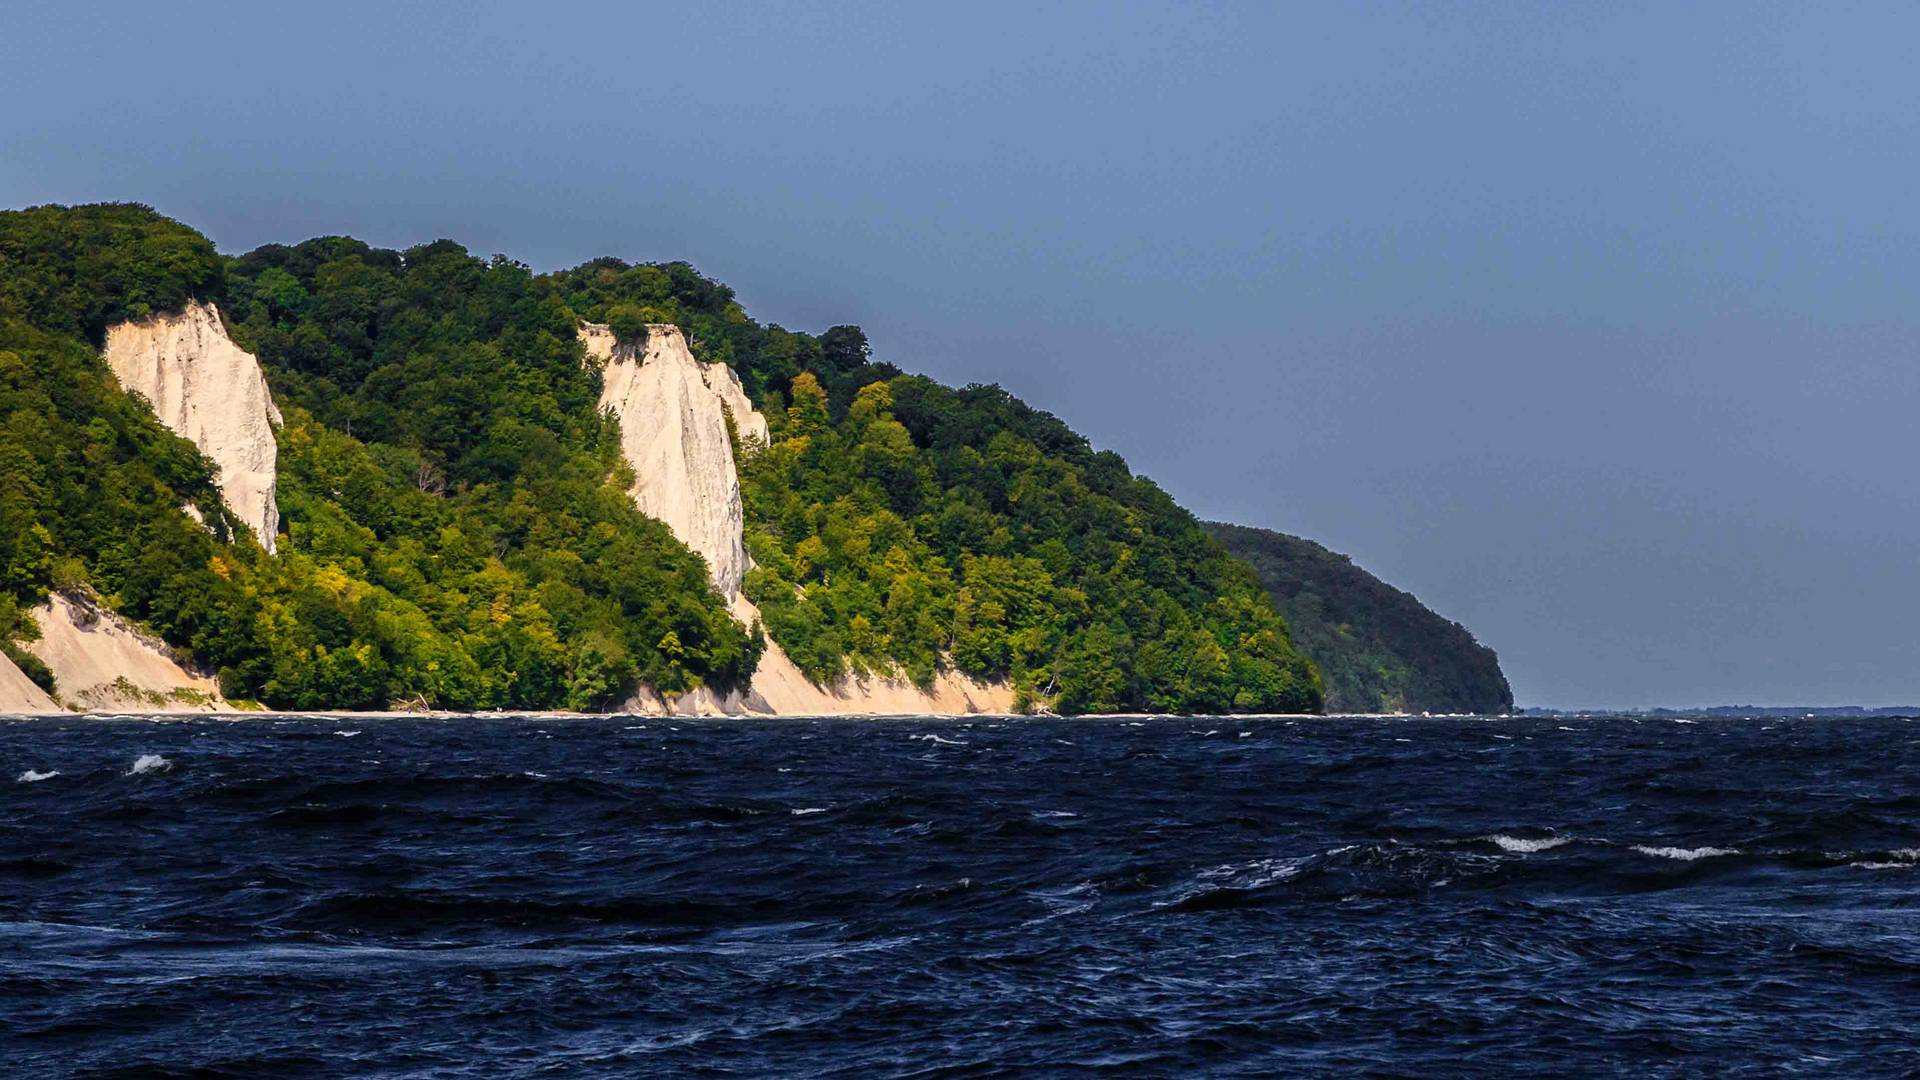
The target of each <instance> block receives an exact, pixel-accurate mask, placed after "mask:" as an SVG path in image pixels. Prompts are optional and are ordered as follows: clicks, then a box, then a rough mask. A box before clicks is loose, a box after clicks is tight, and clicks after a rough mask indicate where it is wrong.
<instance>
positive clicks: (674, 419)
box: [580, 323, 1013, 716]
mask: <svg viewBox="0 0 1920 1080" xmlns="http://www.w3.org/2000/svg"><path fill="white" fill-rule="evenodd" d="M580 340H581V342H582V343H583V344H584V345H585V346H586V349H587V355H588V356H589V357H591V358H593V359H594V360H597V361H600V362H601V363H602V364H603V365H604V366H603V368H602V378H603V381H604V389H603V390H602V391H601V395H600V407H601V408H603V409H612V410H613V412H614V415H615V416H617V417H619V419H620V441H621V450H622V452H623V453H624V455H625V457H626V459H627V463H628V464H630V465H632V466H633V471H634V477H635V479H634V485H633V497H634V501H635V502H636V503H637V504H638V505H639V507H640V509H641V510H642V511H643V512H645V513H646V514H648V515H650V516H652V517H655V518H658V519H660V520H661V521H663V522H665V523H666V525H667V527H668V528H670V529H672V530H673V534H674V535H675V536H676V537H678V538H679V539H680V542H681V543H683V544H685V545H687V547H689V548H691V549H693V550H694V551H696V552H698V553H699V554H700V555H701V557H702V558H704V559H706V560H707V566H708V569H709V571H710V574H711V577H712V580H713V586H714V589H715V590H716V591H718V592H719V593H720V594H721V595H722V596H724V597H726V598H727V600H728V602H729V604H730V606H731V609H732V612H733V617H734V619H735V620H736V621H738V622H739V623H740V624H741V625H743V626H751V625H752V624H753V622H754V621H755V620H757V619H758V618H759V617H760V612H759V610H758V609H757V608H755V607H754V606H753V604H752V603H751V602H749V601H748V600H747V599H746V598H745V597H744V596H741V595H740V583H741V580H742V579H743V578H744V577H745V576H746V572H747V569H748V567H749V565H750V562H749V560H748V558H747V549H746V543H745V541H744V539H743V537H742V524H743V520H744V517H743V512H742V509H741V500H740V473H739V469H738V464H737V462H735V461H734V457H733V447H732V444H731V442H730V440H729V439H728V438H727V430H726V418H727V417H728V416H729V415H730V416H731V417H732V418H733V425H734V431H735V432H736V433H737V434H738V436H739V438H740V441H741V444H742V445H743V447H746V448H749V452H751V449H750V448H752V447H756V446H765V445H766V444H767V439H768V429H767V418H766V417H765V416H763V415H762V414H761V413H760V412H759V411H758V410H756V409H755V408H754V407H753V403H752V402H751V401H750V400H748V398H747V395H746V391H745V390H744V389H743V388H742V387H741V385H740V379H739V377H738V376H737V375H735V374H734V372H733V369H732V368H729V367H728V366H727V365H725V364H702V363H700V362H699V361H697V360H695V359H694V358H693V354H692V353H691V352H690V351H689V350H688V348H687V340H686V337H685V336H684V335H683V334H681V332H680V328H679V327H677V326H671V325H666V324H655V325H653V326H650V327H648V333H647V343H646V347H645V349H644V350H642V349H638V348H635V347H634V346H633V345H630V344H629V345H622V344H619V343H618V342H616V341H615V340H614V336H613V332H612V331H611V330H610V329H608V328H607V327H606V326H603V325H601V324H598V323H587V324H585V325H584V326H582V327H581V328H580ZM627 708H628V709H630V710H632V711H634V712H649V713H671V714H676V715H694V716H739V715H778V716H831V715H892V714H904V713H918V714H926V713H938V714H970V713H1004V712H1011V711H1012V709H1013V691H1012V688H1011V687H1008V686H1005V685H987V684H983V683H979V682H976V681H974V680H972V679H969V678H967V677H966V676H964V675H961V674H959V673H958V672H945V673H943V674H941V675H940V676H939V677H938V678H937V679H936V680H935V681H934V685H933V686H932V688H931V689H928V690H922V689H920V688H919V687H917V686H915V685H913V684H912V683H911V682H909V681H907V680H905V679H900V678H865V679H849V680H845V681H844V683H843V684H842V685H838V686H831V687H824V686H820V685H818V684H817V683H814V682H812V681H811V680H809V679H808V678H807V677H806V676H805V675H804V674H802V673H801V671H800V669H799V667H797V666H796V665H795V664H794V663H793V661H792V660H791V659H790V658H788V656H787V654H786V652H785V651H784V650H782V649H781V648H780V644H779V643H778V642H776V641H774V640H773V639H772V638H771V637H769V638H768V640H767V651H766V653H765V654H764V655H762V656H761V658H760V666H759V668H758V670H756V671H755V672H754V676H753V685H752V687H751V688H749V689H748V690H747V691H746V692H745V693H732V694H725V695H722V694H716V693H714V692H713V691H711V690H709V689H704V688H703V689H700V690H696V691H694V692H693V693H691V694H683V695H680V696H678V697H675V698H671V699H669V698H667V697H665V696H663V695H661V694H658V693H656V692H654V691H652V690H648V689H642V690H641V691H640V693H638V694H637V695H635V697H634V698H633V700H631V701H630V702H628V703H627Z"/></svg>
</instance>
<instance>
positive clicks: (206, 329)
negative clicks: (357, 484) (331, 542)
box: [106, 301, 280, 551]
mask: <svg viewBox="0 0 1920 1080" xmlns="http://www.w3.org/2000/svg"><path fill="white" fill-rule="evenodd" d="M106 361H107V366H108V367H110V368H112V369H113V373H114V375H115V376H116V377H118V378H119V380H120V385H121V386H123V387H125V388H126V389H127V390H130V391H132V392H134V393H137V394H139V395H140V396H141V397H144V398H146V399H147V402H148V403H149V404H151V405H152V406H153V411H154V414H155V415H156V416H158V417H159V418H160V422H161V423H163V424H165V425H167V427H169V428H171V429H173V431H174V432H175V433H176V434H178V435H180V436H182V437H183V438H186V439H188V440H190V441H191V442H192V443H193V444H194V445H195V446H198V447H199V448H200V451H201V452H202V453H204V454H206V455H207V457H208V458H209V459H210V460H212V461H213V463H214V464H215V465H218V466H219V467H220V478H219V482H220V492H221V495H222V496H223V497H225V499H226V502H227V508H228V509H230V510H232V511H233V513H234V514H235V515H236V516H237V517H239V518H240V520H241V521H243V522H245V523H246V524H247V525H248V526H249V527H250V528H252V529H253V531H254V535H255V536H256V537H258V538H259V540H260V543H261V544H263V545H265V547H266V549H267V550H268V551H272V550H273V547H274V536H275V533H277V532H278V531H279V528H280V511H279V508H278V507H277V506H276V505H275V500H274V470H275V466H276V463H277V459H278V447H277V445H276V444H275V442H274V435H273V428H274V426H275V425H277V424H279V423H280V413H279V410H277V409H275V408H274V405H273V397H272V395H271V394H269V393H268V392H267V379H266V376H265V374H263V373H262V372H261V370H260V362H259V361H258V360H256V359H254V356H253V354H252V353H249V352H247V351H246V350H245V349H242V348H241V347H240V346H238V345H236V344H234V342H233V339H232V338H229V337H228V336H227V330H226V327H225V326H224V325H222V323H221V322H220V312H219V311H218V310H216V309H215V308H214V306H213V305H212V304H207V303H201V302H198V301H194V302H190V303H188V304H187V306H186V308H185V309H184V310H182V311H180V312H179V313H177V314H171V315H156V316H153V317H151V318H146V319H138V320H135V321H132V322H124V323H120V324H119V325H117V326H113V327H111V328H109V329H108V330H107V346H106Z"/></svg>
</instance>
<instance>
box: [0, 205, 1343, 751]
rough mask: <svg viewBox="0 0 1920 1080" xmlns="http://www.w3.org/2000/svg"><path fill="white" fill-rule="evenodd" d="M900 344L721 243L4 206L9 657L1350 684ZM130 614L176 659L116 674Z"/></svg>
mask: <svg viewBox="0 0 1920 1080" xmlns="http://www.w3.org/2000/svg"><path fill="white" fill-rule="evenodd" d="M590 344H591V345H592V346H593V347H589V345H590ZM870 353H871V350H870V348H869V345H868V343H867V340H866V337H865V335H864V334H863V333H862V332H861V331H860V329H859V328H858V327H853V326H836V327H832V328H829V329H827V330H825V331H823V332H820V333H817V334H813V333H802V332H797V331H790V330H787V329H785V328H783V327H780V326H778V325H771V324H761V323H759V322H756V321H754V320H753V319H752V318H751V317H749V316H748V315H747V313H746V312H745V311H744V310H743V309H742V308H741V307H740V305H739V304H738V303H737V302H736V301H735V300H734V296H733V293H732V291H731V290H730V289H728V288H727V287H726V286H724V285H721V284H720V283H718V282H715V281H712V280H710V279H708V278H705V277H703V276H701V275H700V274H699V273H698V272H696V271H695V270H694V269H693V268H692V267H691V266H688V265H687V264H685V263H677V262H676V263H655V264H631V263H627V262H625V261H622V260H619V259H613V258H601V259H595V260H592V261H590V262H587V263H584V264H582V265H580V266H578V267H574V268H572V269H568V270H562V271H557V272H554V273H548V274H537V273H535V272H533V271H532V270H531V269H530V268H529V267H527V266H526V265H524V264H521V263H518V262H515V261H513V260H511V259H509V258H507V257H505V256H494V257H492V258H491V259H483V258H479V257H476V256H474V255H472V254H470V253H469V252H467V251H466V250H465V249H464V248H462V247H460V246H459V245H458V244H455V243H453V242H451V241H445V240H442V241H436V242H434V243H430V244H423V245H419V246H416V247H413V248H409V249H407V250H405V251H395V250H387V249H380V248H374V247H372V246H370V245H368V244H365V243H362V242H360V241H358V240H354V239H351V238H348V237H320V238H316V239H313V240H308V241H305V242H302V243H299V244H296V245H291V246H289V245H281V244H269V245H266V246H264V247H261V248H258V249H256V250H254V251H251V252H247V253H245V254H242V255H238V256H227V255H223V254H221V253H219V252H218V251H216V250H215V249H214V247H213V245H212V244H211V243H210V242H209V241H208V240H207V239H206V238H205V237H203V236H201V235H200V234H199V233H197V232H195V231H193V230H192V229H190V228H188V227H187V226H185V225H182V224H180V223H178V222H175V221H173V220H171V219H168V218H166V217H163V216H161V215H160V214H158V213H155V212H154V211H153V210H151V209H150V208H147V207H144V206H139V205H136V204H102V205H94V206H81V207H60V206H44V207H36V208H33V209H30V210H24V211H9V212H0V653H4V660H0V666H5V667H7V668H9V669H17V671H16V672H15V673H17V674H19V675H20V676H22V678H21V679H19V680H14V682H15V683H19V682H22V681H30V682H31V683H32V684H33V685H34V686H37V687H38V688H39V689H38V691H36V693H42V694H43V695H51V696H52V698H53V699H55V700H58V701H60V702H62V703H67V704H81V705H91V706H94V707H97V708H101V709H114V708H122V709H125V711H129V712H138V711H141V710H140V706H142V705H152V704H154V703H155V702H156V700H159V701H166V702H168V703H169V704H173V703H174V702H173V701H172V697H171V695H172V694H173V692H174V691H175V690H176V689H179V688H181V687H189V688H191V689H192V690H193V691H194V693H195V694H197V695H198V697H196V698H195V699H194V700H192V701H185V700H183V701H180V702H178V704H181V705H189V706H196V707H199V708H212V709H218V708H220V707H221V706H223V705H227V704H228V703H238V702H241V701H253V702H259V703H261V704H262V705H263V706H267V707H270V708H272V709H274V710H276V711H277V712H283V713H298V714H313V713H315V712H316V711H322V710H324V711H326V712H328V713H333V712H339V713H340V714H341V715H376V714H383V713H385V712H388V711H389V710H390V709H391V707H392V706H394V705H395V704H396V703H406V704H407V705H408V706H412V705H419V706H421V707H423V708H428V709H432V710H434V711H436V712H443V713H447V714H463V713H493V712H506V713H514V714H519V713H540V714H542V715H546V714H549V713H550V712H551V714H552V715H575V714H582V715H584V714H607V713H614V714H629V713H631V714H645V713H650V712H654V711H656V710H657V711H664V712H668V713H678V714H699V715H709V714H728V715H735V714H742V715H753V714H757V713H769V712H771V713H785V714H802V713H805V714H809V715H811V714H813V712H814V711H815V710H818V709H821V708H828V709H830V711H832V712H834V713H842V714H860V715H865V714H869V713H875V714H884V715H913V714H914V713H911V712H907V713H901V712H897V711H895V708H894V706H898V705H901V704H911V705H914V706H915V707H916V708H919V707H922V706H928V707H942V708H951V707H955V706H952V705H936V704H934V703H944V702H962V703H964V704H963V705H962V706H959V707H964V708H965V709H967V710H973V709H988V708H990V709H992V710H993V711H995V712H998V711H1000V710H1001V709H1002V708H1004V709H1005V710H1006V711H1007V712H1009V713H1030V712H1053V713H1060V714H1110V713H1114V712H1116V711H1120V712H1129V713H1136V714H1139V715H1154V714H1227V713H1242V714H1268V713H1283V714H1289V715H1293V714H1311V713H1317V712H1320V711H1321V710H1322V709H1323V708H1324V707H1325V706H1326V704H1327V701H1326V698H1325V686H1326V684H1325V683H1324V681H1323V679H1322V676H1321V672H1320V670H1319V668H1317V667H1316V666H1315V664H1314V663H1313V662H1312V661H1311V660H1309V659H1308V658H1307V656H1306V655H1304V654H1303V651H1302V650H1301V648H1300V647H1298V646H1297V645H1296V642H1295V640H1294V637H1293V635H1292V634H1291V633H1290V631H1289V628H1288V626H1287V623H1286V622H1285V621H1284V620H1283V618H1282V617H1281V614H1280V612H1279V611H1277V610H1276V608H1275V605H1274V603H1273V601H1272V599H1270V597H1269V594H1268V590H1266V589H1264V588H1263V587H1262V583H1261V582H1260V581H1259V580H1258V579H1257V578H1256V576H1255V574H1254V572H1253V571H1252V570H1251V569H1250V568H1249V567H1248V566H1247V565H1246V563H1245V562H1243V561H1242V560H1241V559H1239V558H1236V557H1235V556H1234V555H1233V554H1231V553H1229V551H1228V550H1227V548H1226V547H1225V546H1223V545H1222V543H1221V542H1220V541H1219V540H1217V539H1215V538H1214V536H1212V535H1211V534H1210V533H1209V532H1208V530H1207V528H1206V527H1205V526H1203V525H1202V523H1200V522H1199V521H1197V520H1196V519H1195V518H1194V517H1193V515H1191V514H1190V513H1188V512H1187V511H1186V510H1184V509H1182V508H1180V507H1179V506H1178V505H1176V504H1175V503H1174V501H1173V500H1172V499H1171V498H1170V497H1169V496H1167V494H1166V493H1165V492H1164V491H1162V490H1161V489H1160V488H1159V487H1157V486H1156V485H1154V484H1153V483H1152V481H1150V480H1148V479H1146V478H1145V477H1141V476H1137V475H1135V474H1134V473H1133V472H1132V471H1131V470H1129V469H1128V468H1127V465H1126V463H1125V462H1124V460H1122V459H1121V458H1120V457H1119V455H1117V454H1114V453H1112V452H1111V451H1096V450H1094V449H1093V448H1092V447H1091V446H1090V445H1089V444H1088V442H1087V441H1086V440H1085V439H1084V438H1083V437H1081V436H1079V435H1078V434H1076V433H1074V432H1073V431H1071V430H1070V429H1068V428H1067V427H1066V425H1065V424H1063V423H1061V422H1060V421H1059V420H1058V419H1056V418H1055V417H1053V416H1051V415H1050V414H1047V413H1045V412H1041V411H1039V410H1036V409H1033V408H1031V407H1029V406H1027V405H1026V404H1024V403H1023V402H1020V401H1019V400H1017V399H1015V398H1013V397H1012V396H1011V395H1009V394H1008V393H1007V392H1006V391H1005V390H1003V389H1001V388H999V387H997V386H980V385H974V386H966V387H961V388H957V389H956V388H952V387H947V386H943V385H940V384H938V383H936V382H934V381H932V380H931V379H927V378H925V377H922V376H916V375H910V374H907V373H905V372H903V371H902V370H901V369H900V368H898V367H896V366H894V365H893V364H891V363H887V362H885V361H880V360H875V359H874V358H873V357H872V356H871V355H870ZM616 368H618V374H619V378H620V382H619V385H618V387H617V388H616V387H615V385H614V382H613V376H614V374H615V373H616V372H615V369H616ZM623 422H624V423H626V424H628V425H640V426H638V427H635V428H634V429H633V430H631V431H623ZM216 462H217V463H219V464H216ZM643 508H646V509H648V510H649V511H650V512H651V513H655V514H659V515H661V516H659V517H655V516H649V513H647V512H642V510H643ZM61 596H69V597H73V596H80V597H86V598H90V599H89V603H91V604H94V605H97V607H98V609H99V612H100V615H99V617H98V620H97V622H98V624H99V625H98V626H97V627H96V626H95V625H93V623H87V624H85V625H75V626H67V625H64V624H62V623H61V622H60V619H61V617H62V615H63V612H64V609H63V608H62V607H61V606H60V605H61V603H62V601H61V600H60V597H61ZM69 621H73V620H69ZM54 630H59V631H61V633H62V634H64V635H65V636H64V637H62V638H61V640H63V641H67V642H69V643H71V642H75V641H78V642H82V643H83V644H82V645H80V646H71V645H69V647H65V648H64V649H55V648H54V647H53V645H52V644H50V643H49V638H50V637H59V636H60V635H54V634H51V633H50V632H51V631H54ZM87 634H92V635H94V636H93V637H88V636H86V635H87ZM109 634H110V636H113V637H114V638H115V640H117V641H119V642H120V646H121V647H124V648H126V649H131V650H133V652H130V653H128V654H127V655H128V657H129V663H132V662H133V661H138V664H137V665H135V666H139V667H141V668H142V670H145V671H147V672H148V674H147V676H146V677H145V681H144V682H142V681H140V680H138V679H132V680H126V682H127V685H126V686H124V687H123V686H121V685H120V681H119V680H113V679H109V678H106V677H105V675H104V674H103V673H101V672H100V671H99V668H100V666H101V665H100V664H98V663H95V664H93V665H92V667H91V668H88V669H87V671H88V673H87V674H86V675H85V676H84V678H82V677H81V676H80V675H79V674H78V672H79V670H80V669H81V668H82V667H85V666H86V665H82V664H79V663H78V662H77V661H76V660H75V656H76V655H77V654H81V653H85V652H87V646H86V645H85V644H84V643H86V642H91V641H96V640H104V636H106V635H109ZM148 637H150V638H151V639H152V641H151V648H150V649H148V651H149V652H152V653H154V654H158V655H159V656H160V657H162V658H164V660H165V663H164V664H162V663H161V662H160V661H159V659H156V658H155V657H152V656H148V655H146V654H145V653H142V652H140V651H139V648H137V647H136V644H130V643H137V642H139V641H143V640H146V639H147V638H148ZM91 659H97V658H91ZM176 660H178V661H179V662H178V663H175V661H176ZM148 661H152V662H151V663H149V662H148ZM169 665H170V666H171V671H170V670H169V667H168V666H169ZM173 672H178V674H177V675H176V674H173ZM76 680H78V681H79V684H78V685H67V684H69V683H75V682H76ZM876 695H880V696H876ZM20 696H21V697H22V700H21V701H13V704H14V705H16V706H17V705H20V704H22V702H23V701H25V702H31V703H38V702H39V698H36V697H33V695H32V694H26V693H24V692H23V693H22V695H20ZM9 700H11V699H0V707H4V706H6V705H7V704H8V701H9ZM882 701H884V702H886V703H887V705H888V707H886V708H885V710H884V712H880V711H878V710H877V709H876V706H879V705H880V703H881V702H882ZM556 710H557V711H556ZM202 714H203V715H204V713H202ZM970 714H971V715H986V713H985V712H984V711H983V712H979V713H971V712H970ZM245 715H257V714H245ZM405 715H417V713H413V712H411V711H409V712H407V713H405Z"/></svg>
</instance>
